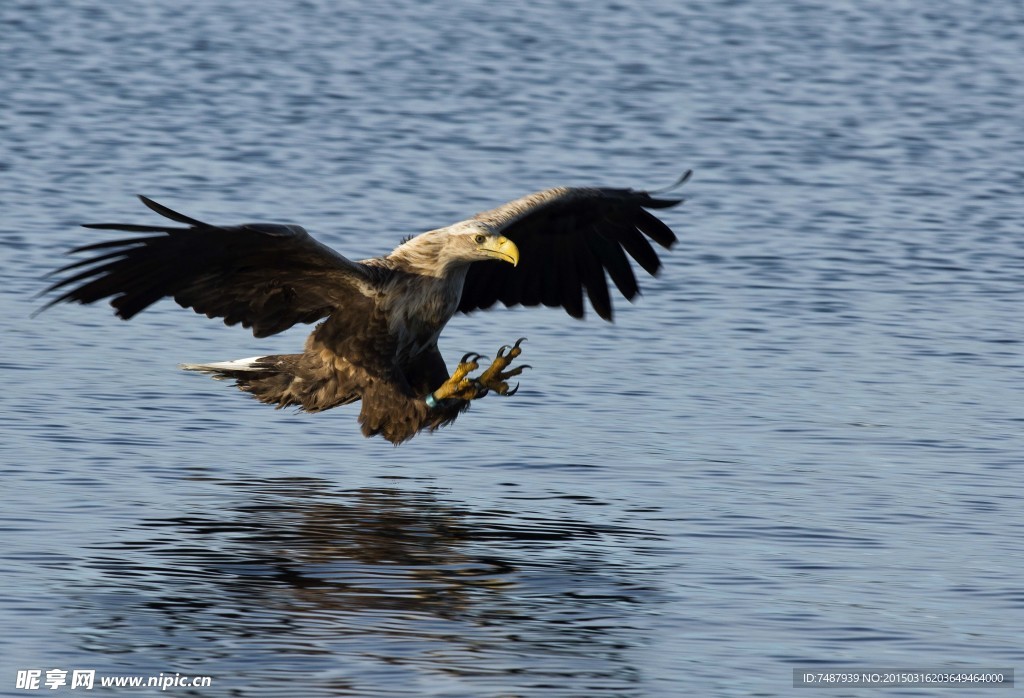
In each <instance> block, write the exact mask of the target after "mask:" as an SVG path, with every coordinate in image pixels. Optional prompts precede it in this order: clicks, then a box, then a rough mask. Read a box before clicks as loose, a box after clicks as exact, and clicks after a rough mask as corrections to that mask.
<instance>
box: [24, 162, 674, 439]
mask: <svg viewBox="0 0 1024 698" xmlns="http://www.w3.org/2000/svg"><path fill="white" fill-rule="evenodd" d="M690 174H691V172H690V171H687V172H686V173H685V174H684V175H683V176H682V177H680V178H679V180H678V181H677V182H676V183H675V184H673V185H672V186H671V187H668V188H666V189H662V190H658V191H655V192H646V191H635V190H633V189H617V188H598V187H555V188H552V189H546V190H544V191H539V192H536V193H533V194H529V195H527V196H524V197H522V198H519V199H515V200H513V201H510V202H508V203H506V204H504V205H502V206H499V207H498V208H495V209H493V210H490V211H485V212H483V213H478V214H477V215H475V216H473V217H472V218H470V219H468V220H464V221H461V222H458V223H455V224H454V225H449V226H447V227H444V228H438V229H436V230H430V231H428V232H425V233H422V234H420V235H417V236H415V237H411V238H408V239H406V240H405V241H404V242H402V243H401V244H399V245H398V247H396V248H395V249H394V250H393V251H392V252H391V253H390V254H387V255H384V256H381V257H373V258H371V259H364V260H361V261H352V260H350V259H348V258H346V257H344V256H342V255H340V254H338V253H337V252H335V251H334V250H332V249H331V248H329V247H327V246H326V245H323V244H322V243H320V242H318V241H317V240H315V239H314V238H313V237H312V236H311V235H310V234H309V233H308V232H306V230H305V229H304V228H302V227H301V226H298V225H291V224H271V223H249V224H243V225H231V226H220V225H210V224H207V223H203V222H201V221H198V220H196V219H194V218H190V217H188V216H186V215H184V214H181V213H178V212H177V211H173V210H171V209H169V208H167V207H166V206H163V205H161V204H159V203H157V202H156V201H153V200H152V199H149V198H146V197H144V196H140V197H139V198H140V199H141V200H142V203H143V204H145V205H146V206H147V207H149V208H150V209H151V210H152V211H154V212H155V213H158V214H160V215H161V216H163V217H164V218H166V219H169V220H170V221H173V222H174V223H176V224H179V225H169V224H164V225H133V224H120V223H98V224H87V225H85V226H84V227H86V228H94V229H99V230H117V231H123V232H130V233H138V234H140V235H139V236H136V237H127V238H124V239H117V240H106V241H102V242H94V243H91V244H87V245H83V246H80V247H76V248H74V249H72V250H70V252H69V254H80V253H89V256H88V257H87V258H85V259H80V260H79V261H75V262H73V263H71V264H68V265H66V266H63V267H61V268H59V269H56V270H55V271H53V272H51V273H50V274H49V275H48V276H50V277H51V278H52V277H54V276H56V277H57V279H56V280H55V282H54V283H52V285H50V286H49V287H48V288H46V289H45V290H44V291H43V292H42V294H40V295H45V294H48V293H53V292H60V295H58V296H57V297H55V298H53V300H51V301H50V302H49V303H47V304H46V305H45V306H44V307H43V308H42V309H41V310H44V309H46V308H49V307H51V306H53V305H55V304H57V303H61V302H74V303H82V304H89V303H94V302H96V301H99V300H101V299H104V298H110V299H111V301H110V304H111V306H113V308H114V310H115V312H116V315H117V316H118V317H121V318H122V319H125V320H128V319H130V318H132V317H134V316H135V315H136V314H138V313H139V312H140V311H142V310H144V309H145V308H147V307H149V306H150V305H152V304H153V303H155V302H156V301H158V300H160V299H161V298H164V297H170V298H173V299H174V300H175V301H176V302H177V303H178V304H179V305H181V306H182V307H185V308H192V309H193V310H194V311H195V312H196V313H201V314H205V315H206V316H207V317H210V318H215V317H219V318H223V320H224V322H225V323H226V324H227V325H236V324H241V325H242V326H243V327H246V328H250V329H251V330H252V333H253V334H254V335H255V336H256V337H267V336H270V335H273V334H276V333H278V332H282V331H284V330H286V329H288V328H290V327H292V326H293V325H295V324H297V323H315V322H317V323H319V324H317V325H316V327H315V328H314V329H313V331H312V333H311V334H310V335H309V337H308V338H307V340H306V342H305V347H304V349H303V350H302V352H301V353H297V354H272V355H268V356H258V357H252V358H248V359H239V360H236V361H222V362H214V363H205V364H184V365H182V366H181V368H183V369H186V370H192V371H201V372H205V373H208V374H212V375H213V377H214V378H217V379H229V380H233V381H235V383H236V385H237V386H238V387H239V388H240V389H241V390H243V391H245V392H247V393H249V394H251V395H252V396H253V397H255V398H256V399H258V400H259V401H261V402H264V403H268V404H272V405H276V406H277V407H278V408H281V407H287V406H296V407H297V408H298V409H299V410H302V411H305V412H321V411H323V410H327V409H330V408H332V407H337V406H339V405H347V404H350V403H354V402H356V401H361V402H362V406H361V410H360V413H359V423H360V425H361V428H362V433H363V434H364V435H365V436H367V437H370V436H377V435H379V436H381V437H383V438H385V439H387V440H389V441H391V442H392V443H394V444H399V443H402V442H404V441H406V440H408V439H410V438H411V437H413V436H414V435H416V434H417V433H419V432H420V431H422V430H424V429H429V430H431V431H433V430H435V429H437V428H439V427H441V426H445V425H448V424H450V423H452V422H453V421H455V419H456V418H457V417H458V416H459V415H460V414H461V413H462V412H464V411H465V410H466V409H467V408H468V407H469V405H470V403H471V402H472V401H474V400H477V399H480V398H482V397H484V396H485V395H487V394H489V393H495V394H497V395H503V396H511V395H514V394H515V392H516V390H518V387H519V386H518V383H517V384H516V386H515V387H510V385H509V381H510V379H512V378H513V377H515V376H518V375H519V374H520V373H522V371H523V370H524V369H526V368H529V366H528V365H521V366H516V367H514V368H513V367H510V366H511V363H512V361H513V360H514V359H516V358H518V357H519V356H520V354H521V353H522V346H521V345H522V342H523V341H524V340H523V339H519V340H518V341H516V342H515V343H514V344H512V345H511V346H509V345H505V346H503V347H501V348H500V349H499V350H498V351H497V354H496V355H495V357H494V359H493V360H492V361H491V363H490V364H489V366H487V367H486V368H485V369H484V370H483V371H482V372H481V373H479V374H478V375H476V376H474V375H472V374H473V372H475V371H477V370H478V369H479V368H480V361H481V360H482V359H483V357H482V356H481V355H480V354H477V353H472V352H471V353H469V354H466V355H465V356H463V357H462V359H461V360H460V361H459V363H458V365H457V366H456V367H455V369H454V370H453V371H451V372H450V373H449V371H448V368H447V365H446V363H445V360H444V358H443V357H442V356H441V352H440V351H439V350H438V347H437V342H438V337H439V336H440V334H441V331H442V330H443V329H444V327H445V325H446V324H447V323H448V321H449V320H451V318H452V317H453V316H454V315H455V314H456V313H470V312H473V311H475V310H479V309H485V308H490V307H491V306H493V305H494V304H495V303H499V302H500V303H502V304H503V305H505V306H515V305H524V306H537V305H545V306H549V307H561V308H563V309H564V310H565V311H566V312H567V313H568V314H569V315H571V316H572V317H574V318H583V316H584V313H585V304H584V292H586V297H587V299H589V302H590V305H591V306H592V307H593V309H594V311H595V312H596V313H597V315H599V316H600V317H601V318H603V319H605V320H608V321H611V320H612V302H611V298H610V294H609V285H608V281H607V279H608V278H610V279H611V281H612V282H614V284H615V287H616V288H617V289H618V290H619V292H620V293H621V294H622V295H623V296H624V297H625V298H627V299H629V300H632V299H633V298H635V297H636V296H637V294H638V293H639V290H640V289H639V286H638V284H637V280H636V276H635V275H634V272H633V267H632V265H631V264H630V261H629V259H630V258H632V259H633V260H635V261H636V263H637V264H639V266H640V267H641V268H642V269H643V270H644V271H646V272H648V273H649V274H651V275H652V276H653V275H655V274H656V273H657V272H658V270H659V269H660V267H661V260H660V259H659V257H658V254H657V253H656V252H655V250H654V248H653V247H652V246H651V242H652V241H653V242H654V243H656V244H658V245H659V246H661V247H662V248H665V249H670V248H671V247H672V245H673V244H674V243H675V242H676V236H675V234H674V233H673V232H672V230H671V229H670V228H669V227H668V226H667V225H666V224H665V223H664V222H662V221H661V220H659V219H658V218H657V217H656V216H655V215H654V214H652V213H651V212H650V211H648V209H663V208H669V207H672V206H675V205H677V204H679V203H681V202H682V199H678V198H664V197H663V196H662V195H663V194H665V193H667V192H669V191H672V190H673V189H675V188H676V187H678V186H680V185H682V184H683V183H685V182H686V181H687V179H689V177H690Z"/></svg>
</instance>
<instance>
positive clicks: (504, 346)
mask: <svg viewBox="0 0 1024 698" xmlns="http://www.w3.org/2000/svg"><path fill="white" fill-rule="evenodd" d="M508 348H509V346H508V345H507V344H502V345H501V348H500V349H498V357H497V358H499V359H501V358H504V357H505V350H506V349H508Z"/></svg>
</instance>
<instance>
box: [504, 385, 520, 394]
mask: <svg viewBox="0 0 1024 698" xmlns="http://www.w3.org/2000/svg"><path fill="white" fill-rule="evenodd" d="M518 392H519V384H518V383H516V387H514V388H512V390H506V391H505V397H511V396H512V395H515V394H516V393H518Z"/></svg>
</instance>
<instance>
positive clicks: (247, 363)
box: [179, 356, 267, 373]
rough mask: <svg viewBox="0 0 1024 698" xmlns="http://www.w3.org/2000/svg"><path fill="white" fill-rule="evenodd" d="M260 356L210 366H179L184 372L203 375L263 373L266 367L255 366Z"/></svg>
mask: <svg viewBox="0 0 1024 698" xmlns="http://www.w3.org/2000/svg"><path fill="white" fill-rule="evenodd" d="M262 358H263V357H262V356H250V357H249V358H248V359H235V360H234V361H216V362H214V363H210V364H180V365H179V368H181V369H183V370H185V371H202V372H204V373H220V372H221V371H265V370H267V369H266V366H259V365H257V363H256V362H257V361H259V360H260V359H262Z"/></svg>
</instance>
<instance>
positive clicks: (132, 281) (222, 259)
mask: <svg viewBox="0 0 1024 698" xmlns="http://www.w3.org/2000/svg"><path fill="white" fill-rule="evenodd" d="M139 198H140V199H142V202H143V203H144V204H146V206H148V207H149V208H151V209H152V210H153V211H155V212H157V213H159V214H160V215H162V216H164V217H166V218H169V219H171V220H173V221H177V222H178V223H184V224H186V225H188V226H189V227H187V228H178V227H162V226H149V225H122V224H107V223H101V224H93V225H86V226H85V227H86V228H98V229H101V230H122V231H128V232H134V233H149V234H150V235H146V236H143V237H134V238H128V239H124V240H111V241H108V242H98V243H94V244H91V245H84V246H82V247H77V248H75V249H73V250H71V252H73V253H77V252H97V253H98V254H96V255H94V256H91V257H90V258H88V259H83V260H81V261H78V262H74V263H72V264H68V265H67V266H65V267H62V268H60V269H57V270H56V271H54V272H52V274H51V275H54V274H67V273H70V272H73V273H72V274H71V275H70V276H66V277H65V278H63V279H61V280H59V281H57V282H56V283H54V284H53V285H52V286H50V287H49V288H47V289H46V291H44V292H43V293H49V292H51V291H56V290H59V289H68V290H66V291H64V293H62V294H61V295H60V296H58V297H57V298H55V299H54V300H52V301H50V303H48V304H47V305H46V306H45V307H47V308H48V307H50V306H51V305H54V304H56V303H60V302H76V303H94V302H96V301H98V300H101V299H103V298H108V297H109V298H111V299H112V300H111V302H110V304H111V305H112V306H113V307H114V308H115V309H116V311H117V315H118V316H120V317H122V318H124V319H126V320H127V319H128V318H130V317H132V316H134V315H135V314H136V313H138V312H140V311H142V310H143V309H145V308H147V307H148V306H150V305H152V304H153V303H155V302H156V301H158V300H159V299H161V298H163V297H165V296H169V297H172V298H174V300H175V301H177V302H178V304H180V305H181V306H183V307H186V308H193V309H195V311H196V312H198V313H205V314H206V315H207V316H208V317H222V318H224V322H225V323H226V324H228V325H234V324H237V323H242V326H243V327H251V328H252V331H253V334H254V335H256V336H257V337H266V336H268V335H272V334H275V333H277V332H281V331H283V330H286V329H288V328H289V327H291V326H292V325H294V324H296V323H299V322H307V323H308V322H315V321H316V320H319V319H320V318H322V317H325V316H327V315H328V314H330V313H332V312H334V311H335V310H336V309H339V308H343V307H344V306H345V305H346V298H351V296H352V294H358V295H359V296H362V295H363V293H364V291H365V289H366V288H367V287H368V285H369V283H370V281H371V279H370V274H371V272H370V271H369V270H368V269H367V268H366V267H365V266H363V265H361V264H358V263H356V262H352V261H350V260H348V259H346V258H345V257H342V256H341V255H339V254H338V253H337V252H335V251H334V250H332V249H330V248H329V247H327V246H325V245H322V244H320V243H319V242H317V241H316V240H314V239H313V238H312V237H311V236H310V235H309V233H307V232H306V231H305V230H304V229H303V228H301V227H300V226H297V225H276V224H265V223H257V224H249V225H239V226H232V227H219V226H214V225H207V224H206V223H202V222H200V221H197V220H195V219H193V218H189V217H188V216H185V215H182V214H180V213H177V212H176V211H172V210H171V209H169V208H167V207H166V206H162V205H161V204H158V203H156V202H155V201H152V200H151V199H147V198H146V197H144V196H140V197H139Z"/></svg>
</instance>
